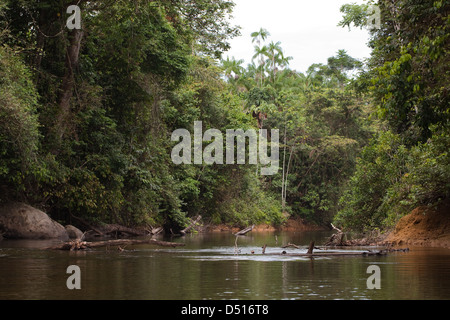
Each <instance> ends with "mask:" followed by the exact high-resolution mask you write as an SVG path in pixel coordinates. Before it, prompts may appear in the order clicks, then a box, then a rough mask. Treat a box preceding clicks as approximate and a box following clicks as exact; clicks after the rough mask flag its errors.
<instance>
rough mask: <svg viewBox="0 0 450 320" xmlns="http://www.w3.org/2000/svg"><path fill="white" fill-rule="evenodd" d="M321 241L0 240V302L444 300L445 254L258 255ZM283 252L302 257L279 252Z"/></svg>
mask: <svg viewBox="0 0 450 320" xmlns="http://www.w3.org/2000/svg"><path fill="white" fill-rule="evenodd" d="M329 235H330V233H329V232H317V231H316V232H259V233H257V232H251V233H249V234H248V235H247V236H240V237H238V238H237V242H236V237H235V236H234V235H232V234H229V233H210V234H198V235H189V236H186V237H183V238H175V239H164V240H169V241H176V242H183V243H185V246H184V247H177V248H165V247H164V248H162V247H156V246H152V245H138V246H133V247H126V248H125V250H124V251H122V252H120V251H119V250H117V249H116V248H99V249H95V250H90V251H83V252H68V251H53V250H44V249H43V248H45V247H48V246H50V245H52V244H54V241H43V240H42V241H25V240H3V241H0V299H3V300H4V299H108V300H111V299H139V300H141V299H146V300H204V299H210V300H222V299H225V300H228V299H243V300H269V299H270V300H273V299H275V300H280V299H286V300H289V299H294V300H297V299H327V300H329V299H346V300H347V299H357V300H359V299H370V300H381V299H383V300H384V299H401V300H403V299H404V300H409V299H420V300H422V299H433V300H436V299H450V250H449V249H439V248H421V247H412V248H410V251H409V252H393V253H389V254H388V255H385V256H368V257H362V256H355V257H354V256H351V257H347V256H344V257H320V258H313V259H310V258H306V257H291V256H281V255H280V256H277V255H261V252H262V249H261V247H262V246H263V245H264V244H267V250H266V252H267V253H270V252H281V251H282V250H286V251H287V252H305V251H306V247H307V245H308V244H309V242H310V240H315V241H316V245H317V246H320V245H321V244H322V243H324V241H325V239H327V238H328V237H329ZM287 243H295V244H297V245H301V246H303V247H304V248H305V249H304V250H298V249H292V248H289V249H281V246H282V245H285V244H287ZM236 245H237V246H236ZM358 249H361V248H348V249H346V250H358ZM252 251H254V253H255V254H252ZM71 265H76V266H78V267H79V273H78V275H79V278H78V279H79V280H80V285H81V288H80V289H73V290H69V289H68V287H67V280H68V278H69V277H71V276H72V274H71V273H67V268H68V267H69V266H71ZM370 266H377V267H378V271H379V278H378V279H379V280H380V282H379V287H380V288H379V289H376V288H375V289H370V288H368V282H370V281H368V278H369V277H371V276H372V275H375V274H372V273H368V268H369V267H370ZM371 283H372V282H371ZM373 283H375V282H373Z"/></svg>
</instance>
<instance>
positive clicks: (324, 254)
mask: <svg viewBox="0 0 450 320" xmlns="http://www.w3.org/2000/svg"><path fill="white" fill-rule="evenodd" d="M385 254H386V252H385V251H383V250H380V251H364V252H355V251H349V252H313V253H287V252H286V251H282V252H280V253H278V252H271V253H265V255H272V256H288V257H339V256H380V255H385Z"/></svg>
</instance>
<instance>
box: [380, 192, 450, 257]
mask: <svg viewBox="0 0 450 320" xmlns="http://www.w3.org/2000/svg"><path fill="white" fill-rule="evenodd" d="M384 243H385V244H389V245H393V246H403V245H411V246H427V247H443V248H450V201H446V202H444V203H442V204H441V205H439V206H437V207H435V208H429V207H418V208H416V209H414V210H413V211H412V212H411V213H410V214H408V215H406V216H404V217H402V218H401V219H400V220H399V221H398V222H397V224H396V226H395V228H394V230H392V231H391V232H390V233H389V234H388V235H387V237H386V239H385V240H384Z"/></svg>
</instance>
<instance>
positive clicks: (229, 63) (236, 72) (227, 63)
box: [221, 57, 244, 82]
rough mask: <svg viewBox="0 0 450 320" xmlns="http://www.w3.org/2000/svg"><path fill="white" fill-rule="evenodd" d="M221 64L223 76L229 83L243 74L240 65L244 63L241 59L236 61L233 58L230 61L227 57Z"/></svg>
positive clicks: (242, 68)
mask: <svg viewBox="0 0 450 320" xmlns="http://www.w3.org/2000/svg"><path fill="white" fill-rule="evenodd" d="M221 63H222V68H223V69H224V73H225V76H226V77H227V79H228V81H230V82H232V81H233V80H237V79H238V78H239V77H240V76H241V75H242V73H243V72H244V67H242V64H243V63H244V60H243V59H240V60H236V59H235V58H234V57H232V58H231V59H230V57H227V59H226V60H222V61H221Z"/></svg>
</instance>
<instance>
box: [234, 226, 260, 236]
mask: <svg viewBox="0 0 450 320" xmlns="http://www.w3.org/2000/svg"><path fill="white" fill-rule="evenodd" d="M254 228H255V225H252V226H251V227H248V228H245V229H243V230H241V231H239V232H237V233H235V235H236V236H243V235H246V234H247V233H249V232H250V231H252V230H253V229H254Z"/></svg>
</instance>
